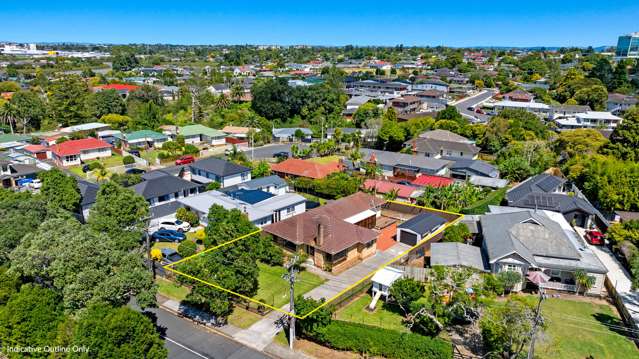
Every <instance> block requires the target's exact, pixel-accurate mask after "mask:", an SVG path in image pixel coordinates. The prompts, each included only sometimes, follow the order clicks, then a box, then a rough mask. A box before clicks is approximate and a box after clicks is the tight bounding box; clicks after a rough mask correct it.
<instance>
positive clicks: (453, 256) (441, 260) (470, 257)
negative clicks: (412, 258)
mask: <svg viewBox="0 0 639 359" xmlns="http://www.w3.org/2000/svg"><path fill="white" fill-rule="evenodd" d="M430 265H431V266H445V267H464V268H472V269H476V270H478V271H482V272H483V271H485V270H486V269H487V268H486V267H487V264H485V263H484V258H483V256H482V254H481V248H479V247H475V246H472V245H469V244H465V243H455V242H438V243H433V244H431V245H430Z"/></svg>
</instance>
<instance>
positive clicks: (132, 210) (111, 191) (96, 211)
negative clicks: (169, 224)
mask: <svg viewBox="0 0 639 359" xmlns="http://www.w3.org/2000/svg"><path fill="white" fill-rule="evenodd" d="M148 214H149V204H148V203H147V202H146V201H145V200H144V198H142V196H140V195H138V194H136V193H135V192H133V190H131V189H127V188H123V187H121V186H120V185H118V184H117V183H115V182H106V183H104V184H102V185H101V186H100V189H99V190H98V193H97V195H96V198H95V204H94V205H93V207H92V208H91V213H90V214H89V220H88V225H89V226H90V227H91V229H93V230H94V231H96V232H99V233H106V234H108V235H109V236H111V238H114V239H117V242H118V244H119V247H120V248H126V249H130V248H133V247H135V246H136V244H137V243H138V242H139V239H140V238H141V237H142V233H143V231H144V230H145V227H146V225H147V223H146V222H145V221H146V220H147V216H148Z"/></svg>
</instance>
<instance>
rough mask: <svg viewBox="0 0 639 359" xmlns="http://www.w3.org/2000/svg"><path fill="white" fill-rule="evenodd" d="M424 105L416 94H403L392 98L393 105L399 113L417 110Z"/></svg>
mask: <svg viewBox="0 0 639 359" xmlns="http://www.w3.org/2000/svg"><path fill="white" fill-rule="evenodd" d="M421 106H422V101H421V100H420V98H419V97H416V96H403V97H398V98H396V99H393V100H391V107H392V108H394V109H395V111H397V112H398V113H409V112H417V110H419V109H420V108H421Z"/></svg>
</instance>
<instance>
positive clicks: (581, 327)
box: [535, 298, 639, 359]
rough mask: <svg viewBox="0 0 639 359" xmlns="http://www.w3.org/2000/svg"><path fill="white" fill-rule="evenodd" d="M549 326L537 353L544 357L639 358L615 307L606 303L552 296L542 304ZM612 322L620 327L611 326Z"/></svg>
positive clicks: (637, 351)
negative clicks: (622, 329) (620, 329)
mask: <svg viewBox="0 0 639 359" xmlns="http://www.w3.org/2000/svg"><path fill="white" fill-rule="evenodd" d="M542 313H543V316H544V318H545V319H546V323H547V328H546V330H545V331H544V335H543V339H542V340H540V341H538V342H537V343H538V346H537V347H536V348H535V354H536V355H539V356H540V357H541V358H559V359H561V358H566V359H568V358H587V357H589V356H591V357H593V358H597V359H599V358H611V359H612V358H637V357H639V350H637V347H636V346H635V345H634V344H633V342H632V341H631V340H630V339H628V338H627V337H626V336H628V335H629V334H630V333H629V332H625V331H619V332H618V331H616V330H615V328H619V327H625V324H624V323H623V322H622V321H621V319H619V316H618V314H617V312H616V311H615V309H614V308H612V307H611V306H609V305H606V304H595V303H589V302H585V301H576V300H569V299H559V298H549V299H547V300H545V301H544V302H543V304H542ZM611 325H613V326H617V327H610V326H611Z"/></svg>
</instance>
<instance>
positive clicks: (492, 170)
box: [442, 157, 499, 180]
mask: <svg viewBox="0 0 639 359" xmlns="http://www.w3.org/2000/svg"><path fill="white" fill-rule="evenodd" d="M442 159H445V160H448V161H451V162H452V164H451V165H450V166H449V168H450V176H451V177H453V178H457V179H461V180H467V179H468V178H470V177H471V176H481V177H488V178H499V170H498V169H497V167H495V166H493V165H491V164H490V163H487V162H484V161H482V160H474V159H470V158H458V157H442Z"/></svg>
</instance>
